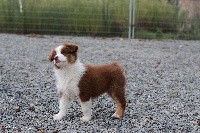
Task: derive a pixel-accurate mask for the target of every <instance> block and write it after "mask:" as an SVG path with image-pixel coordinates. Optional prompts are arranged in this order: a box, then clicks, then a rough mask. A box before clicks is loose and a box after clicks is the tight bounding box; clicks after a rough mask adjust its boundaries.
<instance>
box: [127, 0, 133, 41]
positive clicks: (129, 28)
mask: <svg viewBox="0 0 200 133" xmlns="http://www.w3.org/2000/svg"><path fill="white" fill-rule="evenodd" d="M132 1H133V0H130V1H129V26H128V38H129V39H131V30H132V27H131V26H132V13H133V12H132V10H133V4H132V3H133V2H132Z"/></svg>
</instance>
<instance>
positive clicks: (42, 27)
mask: <svg viewBox="0 0 200 133" xmlns="http://www.w3.org/2000/svg"><path fill="white" fill-rule="evenodd" d="M133 1H134V2H133ZM188 1H189V4H188V3H187V2H188ZM186 5H191V6H192V7H191V6H190V7H189V8H187V6H186ZM191 9H192V11H191ZM199 20H200V1H198V0H151V1H149V0H124V1H122V0H95V1H94V0H81V1H80V0H1V1H0V32H4V33H22V34H32V33H34V34H56V35H81V36H85V35H89V36H106V37H114V36H117V37H128V36H130V34H133V35H134V37H135V38H150V39H151V38H158V39H160V38H161V39H162V38H171V39H200V21H199Z"/></svg>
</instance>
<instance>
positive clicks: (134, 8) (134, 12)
mask: <svg viewBox="0 0 200 133" xmlns="http://www.w3.org/2000/svg"><path fill="white" fill-rule="evenodd" d="M133 4H134V7H133V18H132V19H133V20H132V22H133V23H132V39H134V38H135V15H136V0H134V3H133Z"/></svg>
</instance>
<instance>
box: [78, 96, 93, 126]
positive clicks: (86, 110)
mask: <svg viewBox="0 0 200 133" xmlns="http://www.w3.org/2000/svg"><path fill="white" fill-rule="evenodd" d="M80 103H81V108H82V111H83V117H82V118H81V121H83V122H87V121H89V120H90V119H91V117H92V109H91V108H92V100H91V99H90V100H89V101H86V102H82V101H81V102H80Z"/></svg>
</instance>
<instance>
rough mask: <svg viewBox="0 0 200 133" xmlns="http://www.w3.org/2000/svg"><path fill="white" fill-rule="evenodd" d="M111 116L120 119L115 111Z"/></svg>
mask: <svg viewBox="0 0 200 133" xmlns="http://www.w3.org/2000/svg"><path fill="white" fill-rule="evenodd" d="M112 117H113V118H117V119H120V118H121V116H119V115H118V114H116V113H114V114H113V115H112Z"/></svg>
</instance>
